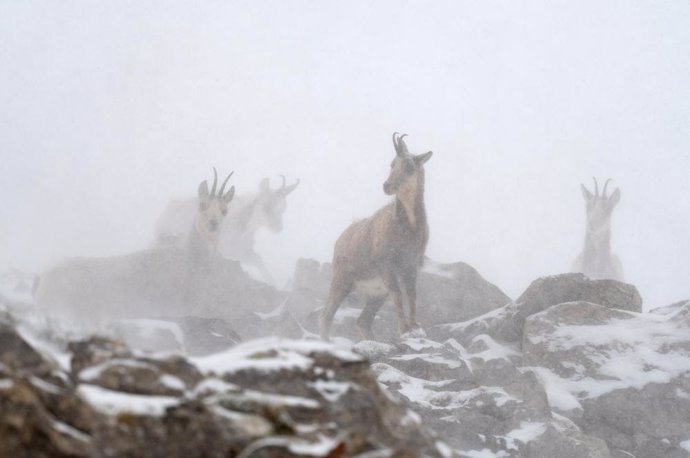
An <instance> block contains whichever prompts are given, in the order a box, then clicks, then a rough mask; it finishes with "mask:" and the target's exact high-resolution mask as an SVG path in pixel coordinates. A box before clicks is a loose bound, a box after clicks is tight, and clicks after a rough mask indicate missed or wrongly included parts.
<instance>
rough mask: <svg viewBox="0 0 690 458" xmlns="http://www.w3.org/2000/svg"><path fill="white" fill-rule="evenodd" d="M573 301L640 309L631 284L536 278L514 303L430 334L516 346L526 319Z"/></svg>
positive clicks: (573, 277) (570, 276) (578, 277)
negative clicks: (483, 338)
mask: <svg viewBox="0 0 690 458" xmlns="http://www.w3.org/2000/svg"><path fill="white" fill-rule="evenodd" d="M573 301H586V302H592V303H595V304H599V305H602V306H604V307H608V308H614V309H621V310H629V311H633V312H639V311H641V309H642V298H641V297H640V294H639V292H638V291H637V288H635V287H634V286H633V285H628V284H626V283H621V282H617V281H615V280H590V279H589V278H587V277H585V276H584V275H582V274H562V275H554V276H550V277H542V278H539V279H537V280H535V281H534V282H532V284H531V285H530V286H529V287H528V288H527V290H526V291H525V292H524V293H523V294H522V295H521V296H520V297H519V298H518V299H517V300H515V302H512V303H510V304H507V305H505V306H503V307H500V308H497V309H494V310H491V311H490V312H488V313H486V314H484V315H482V316H479V317H477V318H474V319H472V320H468V321H465V322H462V323H456V324H445V325H441V326H438V327H436V328H435V329H434V330H433V331H432V335H435V336H436V337H438V338H448V337H454V338H456V339H458V340H460V341H461V342H464V343H467V342H469V341H470V340H471V339H473V338H475V337H476V336H478V335H482V334H487V335H490V336H491V337H492V338H494V339H496V340H499V341H503V342H518V343H519V342H521V341H522V328H523V325H524V323H525V320H526V319H527V317H529V316H530V315H533V314H535V313H539V312H541V311H543V310H546V309H547V308H549V307H551V306H552V305H557V304H562V303H564V302H573Z"/></svg>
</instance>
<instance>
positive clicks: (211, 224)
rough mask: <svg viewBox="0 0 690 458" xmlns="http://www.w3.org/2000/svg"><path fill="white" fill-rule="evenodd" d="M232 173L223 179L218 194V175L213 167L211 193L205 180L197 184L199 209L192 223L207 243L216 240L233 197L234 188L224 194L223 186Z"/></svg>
mask: <svg viewBox="0 0 690 458" xmlns="http://www.w3.org/2000/svg"><path fill="white" fill-rule="evenodd" d="M233 173H234V172H230V174H229V175H228V176H227V178H225V181H223V184H222V185H221V187H220V190H219V191H218V193H216V186H217V185H218V173H217V172H216V168H215V167H213V185H212V186H211V191H210V192H209V190H208V183H207V182H206V180H204V181H202V182H201V183H200V184H199V208H198V211H197V214H196V219H195V221H194V227H196V230H197V232H198V233H199V235H201V236H202V237H203V238H204V239H206V240H207V241H208V242H216V241H217V240H218V233H219V230H220V227H221V224H222V223H223V219H224V218H225V215H227V213H228V204H229V203H230V201H231V200H232V198H233V197H234V196H235V187H234V186H231V187H230V189H229V190H228V192H225V185H226V184H227V183H228V180H229V179H230V177H231V176H232V174H233Z"/></svg>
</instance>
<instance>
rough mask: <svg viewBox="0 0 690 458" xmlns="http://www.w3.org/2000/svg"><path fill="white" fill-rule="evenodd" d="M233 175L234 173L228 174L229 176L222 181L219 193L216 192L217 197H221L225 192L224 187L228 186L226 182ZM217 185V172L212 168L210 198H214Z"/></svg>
mask: <svg viewBox="0 0 690 458" xmlns="http://www.w3.org/2000/svg"><path fill="white" fill-rule="evenodd" d="M233 173H235V172H234V171H232V172H230V174H229V175H228V176H227V178H225V180H224V181H223V184H222V185H221V186H220V191H219V192H218V195H219V196H221V197H222V196H223V192H225V185H226V184H228V180H229V179H230V177H231V176H232V174H233ZM217 185H218V172H217V171H216V168H215V167H213V186H211V194H210V197H214V196H215V195H216V186H217Z"/></svg>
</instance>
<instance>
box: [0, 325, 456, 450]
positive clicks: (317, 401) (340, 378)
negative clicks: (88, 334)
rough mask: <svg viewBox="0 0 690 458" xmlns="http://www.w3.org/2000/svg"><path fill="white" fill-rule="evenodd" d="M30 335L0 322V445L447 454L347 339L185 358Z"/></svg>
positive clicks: (252, 346)
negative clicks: (53, 343) (55, 343)
mask: <svg viewBox="0 0 690 458" xmlns="http://www.w3.org/2000/svg"><path fill="white" fill-rule="evenodd" d="M33 342H34V340H27V339H25V338H24V337H23V336H22V334H21V333H19V332H17V331H16V329H15V328H14V326H13V324H12V323H9V322H4V321H3V322H0V343H2V344H4V345H3V346H2V347H0V348H1V349H2V353H0V354H1V356H2V363H0V456H12V457H20V458H23V457H27V458H28V457H68V456H69V457H102V456H118V457H139V456H144V455H145V456H150V457H159V456H160V457H169V458H176V457H202V456H203V457H219V458H220V457H227V456H241V457H284V456H294V457H302V456H313V457H317V456H324V457H326V456H331V457H334V456H354V455H360V454H366V453H369V454H371V455H372V456H400V457H417V456H428V457H449V456H451V455H450V452H448V447H447V446H445V445H444V444H443V443H442V442H440V441H439V440H438V439H437V438H436V436H435V435H434V434H433V433H431V432H430V431H429V430H428V429H427V428H426V427H424V426H422V424H421V422H420V419H419V417H418V416H417V415H416V414H415V413H414V412H412V411H410V410H409V409H407V408H405V407H403V406H402V405H400V404H397V403H395V402H393V401H392V400H391V399H390V397H389V395H388V394H386V393H385V392H384V391H383V390H382V389H381V387H380V385H379V384H378V383H377V381H376V380H375V378H374V377H373V375H372V373H371V372H370V370H369V365H368V363H367V361H366V360H365V359H364V358H363V357H361V356H360V355H358V354H356V353H353V352H352V351H350V350H348V349H347V348H341V347H336V346H333V345H329V344H325V343H322V342H319V341H288V340H276V339H269V340H262V341H254V342H249V343H246V344H241V345H238V346H236V347H234V348H232V349H230V350H226V351H224V352H221V353H217V354H214V355H209V356H205V357H199V358H196V359H193V360H192V361H191V362H190V361H189V360H186V359H184V358H182V357H176V356H167V357H153V356H150V355H148V356H147V355H143V354H140V353H132V352H131V351H130V350H129V349H128V348H127V347H126V346H124V345H123V344H122V343H119V342H116V341H113V340H109V339H106V338H98V337H94V338H89V339H85V340H81V341H77V342H71V343H70V344H69V345H68V346H67V348H60V349H56V348H53V347H50V348H51V351H52V352H53V354H50V353H46V352H45V351H46V349H47V348H49V345H48V344H46V343H42V344H41V349H40V350H38V349H36V348H34V345H33V344H32V343H33ZM36 342H37V341H36ZM67 352H69V353H71V355H72V356H71V364H63V363H64V361H63V363H60V364H58V362H57V361H56V360H55V358H58V359H64V357H65V355H67V354H69V353H67ZM200 369H201V370H200Z"/></svg>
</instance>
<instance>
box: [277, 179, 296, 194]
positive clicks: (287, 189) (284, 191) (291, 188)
mask: <svg viewBox="0 0 690 458" xmlns="http://www.w3.org/2000/svg"><path fill="white" fill-rule="evenodd" d="M280 178H281V180H283V183H282V184H281V185H280V188H278V192H279V193H281V194H285V195H287V194H290V193H291V192H292V191H294V190H295V188H296V187H297V185H298V184H299V178H297V181H296V182H295V184H292V185H290V186H285V185H286V180H285V175H281V176H280Z"/></svg>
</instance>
